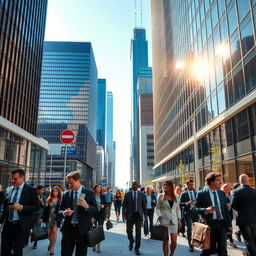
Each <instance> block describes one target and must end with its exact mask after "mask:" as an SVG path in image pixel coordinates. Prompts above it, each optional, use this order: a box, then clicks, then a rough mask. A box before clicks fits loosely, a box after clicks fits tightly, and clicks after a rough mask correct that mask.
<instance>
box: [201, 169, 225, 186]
mask: <svg viewBox="0 0 256 256" xmlns="http://www.w3.org/2000/svg"><path fill="white" fill-rule="evenodd" d="M220 176H221V174H220V173H218V172H210V173H208V174H207V175H206V177H205V182H206V183H207V185H208V186H209V185H211V183H212V182H214V181H215V180H216V178H218V177H220Z"/></svg>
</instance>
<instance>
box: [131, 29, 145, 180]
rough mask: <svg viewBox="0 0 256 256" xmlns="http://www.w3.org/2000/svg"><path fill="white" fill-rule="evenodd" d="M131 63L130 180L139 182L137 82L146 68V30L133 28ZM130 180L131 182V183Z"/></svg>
mask: <svg viewBox="0 0 256 256" xmlns="http://www.w3.org/2000/svg"><path fill="white" fill-rule="evenodd" d="M131 61H132V134H131V140H132V152H131V154H132V156H131V162H132V164H131V166H130V168H131V173H132V174H133V175H132V176H133V177H132V180H139V173H140V170H139V147H138V143H139V135H138V133H139V129H138V95H137V80H138V76H139V70H140V68H147V67H148V42H147V40H146V30H145V29H144V28H134V30H133V39H132V43H131ZM132 180H131V181H132Z"/></svg>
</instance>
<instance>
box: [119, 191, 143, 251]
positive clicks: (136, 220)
mask: <svg viewBox="0 0 256 256" xmlns="http://www.w3.org/2000/svg"><path fill="white" fill-rule="evenodd" d="M135 205H136V207H135ZM143 215H144V216H145V217H146V216H147V209H146V200H145V196H144V194H142V193H141V192H140V191H137V192H136V203H135V202H134V197H133V191H130V192H128V193H126V194H125V197H124V202H123V217H125V218H126V220H127V222H126V232H127V235H128V239H129V241H130V245H132V244H133V243H134V238H133V234H132V230H133V225H134V224H135V227H136V245H135V249H139V248H140V240H141V224H142V220H143Z"/></svg>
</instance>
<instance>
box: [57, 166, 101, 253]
mask: <svg viewBox="0 0 256 256" xmlns="http://www.w3.org/2000/svg"><path fill="white" fill-rule="evenodd" d="M66 179H67V182H68V184H69V187H70V189H69V190H67V191H65V192H64V194H63V199H62V202H61V207H60V209H61V210H60V214H62V215H64V216H65V220H64V223H63V225H62V228H61V232H62V240H61V256H72V255H73V251H74V248H75V247H76V253H75V255H76V256H86V255H87V245H86V242H85V241H86V238H87V233H88V231H89V229H90V226H91V218H92V217H94V216H95V214H96V212H97V210H98V208H97V203H96V200H95V196H94V193H93V192H92V191H90V190H88V189H85V188H84V187H82V185H81V178H80V173H79V172H78V171H74V172H71V173H69V174H68V175H67V176H66Z"/></svg>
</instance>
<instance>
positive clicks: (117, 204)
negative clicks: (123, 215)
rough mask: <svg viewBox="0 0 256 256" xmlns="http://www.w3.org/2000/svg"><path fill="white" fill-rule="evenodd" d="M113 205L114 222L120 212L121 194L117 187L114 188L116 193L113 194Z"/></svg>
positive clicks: (117, 219)
mask: <svg viewBox="0 0 256 256" xmlns="http://www.w3.org/2000/svg"><path fill="white" fill-rule="evenodd" d="M114 206H115V212H116V223H118V221H119V217H120V212H121V206H122V194H121V191H120V190H119V189H117V190H116V193H115V196H114Z"/></svg>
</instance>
